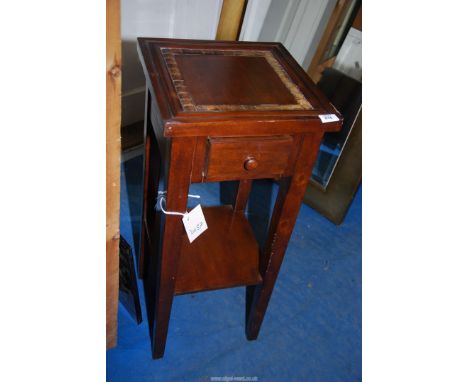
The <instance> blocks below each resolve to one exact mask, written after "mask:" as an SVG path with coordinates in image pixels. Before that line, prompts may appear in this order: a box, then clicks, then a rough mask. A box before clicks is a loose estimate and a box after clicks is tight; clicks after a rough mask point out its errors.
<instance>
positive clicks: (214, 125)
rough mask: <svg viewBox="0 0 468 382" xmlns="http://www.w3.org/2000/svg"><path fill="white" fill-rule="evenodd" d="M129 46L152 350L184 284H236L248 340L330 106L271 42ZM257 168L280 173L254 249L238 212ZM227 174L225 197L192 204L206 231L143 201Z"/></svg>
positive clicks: (188, 288) (181, 208)
mask: <svg viewBox="0 0 468 382" xmlns="http://www.w3.org/2000/svg"><path fill="white" fill-rule="evenodd" d="M138 53H139V56H140V60H141V62H142V65H143V69H144V72H145V76H146V83H147V91H146V111H145V113H146V114H145V128H144V139H145V153H144V170H143V175H144V192H143V214H142V229H141V240H140V243H141V244H140V254H139V275H140V277H144V279H145V282H146V280H147V279H152V280H153V281H154V284H155V293H154V308H152V313H151V314H150V315H151V317H150V318H151V320H152V322H149V325H150V328H151V329H150V331H151V337H152V338H151V344H152V355H153V358H161V357H162V356H163V355H164V349H165V345H166V338H167V331H168V325H169V318H170V314H171V307H172V300H173V297H174V296H175V295H180V294H184V293H193V292H200V291H205V290H213V289H220V288H228V287H238V286H246V287H247V288H246V289H247V292H246V300H247V301H246V336H247V339H249V340H254V339H256V338H257V336H258V333H259V330H260V326H261V324H262V321H263V318H264V315H265V311H266V309H267V306H268V302H269V300H270V296H271V293H272V291H273V287H274V285H275V281H276V278H277V276H278V272H279V270H280V267H281V263H282V261H283V257H284V254H285V251H286V248H287V246H288V241H289V238H290V236H291V233H292V230H293V228H294V224H295V222H296V217H297V214H298V212H299V208H300V205H301V202H302V198H303V196H304V192H305V190H306V187H307V184H308V182H309V178H310V176H311V171H312V166H313V164H314V161H315V158H316V155H317V152H318V149H319V146H320V142H321V139H322V136H323V134H324V132H327V131H338V130H339V129H340V127H341V125H342V117H341V115H340V114H339V112H338V111H337V110H336V109H335V108H334V106H333V105H332V104H331V103H330V102H329V101H328V100H327V99H326V98H325V96H324V95H323V94H322V93H321V91H320V90H319V89H318V88H317V87H316V86H315V84H314V83H313V82H312V81H311V79H310V78H309V77H308V75H307V74H306V73H305V72H304V70H303V69H302V68H301V67H300V66H299V65H298V64H297V62H296V61H295V60H294V58H293V57H292V56H291V55H290V54H289V52H288V51H287V50H286V49H285V48H284V46H283V45H282V44H280V43H263V42H261V43H251V42H225V41H200V40H176V39H162V38H138ZM324 115H328V117H325V120H324V122H322V119H323V118H324V117H323V116H324ZM330 115H332V118H330ZM319 116H322V118H321V117H319ZM259 178H272V179H277V180H279V182H280V186H279V193H278V197H277V200H276V203H275V207H274V211H273V215H272V218H271V221H270V225H269V229H268V236H267V241H266V244H265V246H264V249H263V250H262V251H260V248H259V245H258V244H257V241H256V239H255V237H254V235H253V231H252V228H251V227H250V225H249V222H248V220H247V219H246V217H245V214H244V210H245V208H246V204H247V200H248V197H249V192H250V188H251V184H252V180H253V179H259ZM227 180H236V181H238V182H239V186H238V190H237V196H236V200H235V204H234V206H219V207H209V208H207V207H205V208H203V213H204V216H205V219H206V222H207V225H208V230H207V231H205V232H203V233H202V234H201V235H200V236H199V237H198V238H197V239H196V240H195V241H193V242H192V243H190V242H189V240H188V237H187V234H186V232H185V230H184V227H183V223H182V218H181V216H175V215H164V214H162V213H160V212H158V211H155V204H156V202H157V198H158V190H159V191H167V194H166V196H165V197H166V206H165V209H166V210H168V211H173V212H179V213H184V212H186V211H187V197H188V190H189V186H190V184H191V183H200V182H219V181H227Z"/></svg>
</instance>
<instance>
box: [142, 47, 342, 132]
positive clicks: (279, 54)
mask: <svg viewBox="0 0 468 382" xmlns="http://www.w3.org/2000/svg"><path fill="white" fill-rule="evenodd" d="M138 51H139V54H140V56H141V59H142V61H143V62H144V70H145V72H146V73H145V74H146V76H147V78H149V79H150V81H151V85H152V87H150V88H151V90H152V91H153V97H154V99H155V100H156V102H157V106H158V108H159V111H160V113H159V114H160V116H161V118H162V125H163V127H164V130H165V135H168V136H170V135H191V134H190V131H191V130H190V126H194V125H196V126H203V125H205V126H206V124H210V128H211V130H210V131H211V132H212V131H213V130H214V129H215V126H216V124H223V127H224V128H225V126H226V122H231V123H232V121H233V120H235V121H237V122H239V121H240V120H241V121H249V122H250V123H255V122H259V123H263V124H264V123H269V124H270V126H271V125H272V124H273V125H274V124H275V123H276V121H283V123H284V121H285V120H287V121H290V123H291V126H292V127H294V126H295V127H296V128H299V127H301V128H302V129H303V128H306V127H308V128H309V129H311V128H314V126H317V127H318V126H320V129H322V130H326V131H334V130H336V129H338V128H339V125H340V122H337V123H327V124H326V125H327V126H323V125H322V124H321V121H320V119H319V118H318V115H320V114H336V115H337V116H338V117H339V118H340V119H341V116H340V115H339V113H338V111H337V110H336V109H335V108H334V107H333V105H332V104H331V103H329V102H328V100H327V99H326V98H325V96H324V95H323V94H322V93H321V91H320V90H319V89H318V88H317V87H316V86H315V84H314V83H313V82H312V81H311V79H310V78H309V77H308V75H307V74H306V73H305V72H304V70H303V69H302V68H301V67H300V66H299V65H298V64H297V63H296V61H295V60H294V59H293V58H292V56H291V55H290V54H289V52H288V51H287V50H286V49H285V48H284V47H283V45H281V44H280V43H247V42H225V41H200V40H174V39H162V38H138ZM248 126H249V124H245V129H248V128H249V127H248ZM192 130H193V129H192Z"/></svg>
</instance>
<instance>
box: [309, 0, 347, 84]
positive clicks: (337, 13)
mask: <svg viewBox="0 0 468 382" xmlns="http://www.w3.org/2000/svg"><path fill="white" fill-rule="evenodd" d="M349 5H350V0H338V1H337V3H336V5H335V9H333V12H332V14H331V16H330V19H329V20H328V24H327V27H326V28H325V31H324V32H323V35H322V38H321V39H320V43H319V45H318V47H317V50H316V51H315V54H314V57H313V58H312V61H311V63H310V65H309V68H308V69H307V73H308V74H309V76H310V77H311V78H314V76H315V72H316V70H317V67H318V66H319V65H320V64H321V62H322V58H323V55H324V53H325V51H326V50H327V48H328V46H329V44H330V41H331V39H332V37H333V36H334V35H335V32H336V30H337V27H338V25H339V22H340V21H341V20H342V18H343V16H344V14H345V13H346V10H347V9H348V7H349Z"/></svg>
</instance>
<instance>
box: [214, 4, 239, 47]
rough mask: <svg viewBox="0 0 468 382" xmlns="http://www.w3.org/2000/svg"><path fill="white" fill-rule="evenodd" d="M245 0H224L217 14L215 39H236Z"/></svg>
mask: <svg viewBox="0 0 468 382" xmlns="http://www.w3.org/2000/svg"><path fill="white" fill-rule="evenodd" d="M245 3H246V1H245V0H224V1H223V8H222V9H221V16H219V23H218V30H217V31H216V40H229V41H235V40H237V38H238V36H239V32H240V28H241V26H242V16H243V14H244V7H245Z"/></svg>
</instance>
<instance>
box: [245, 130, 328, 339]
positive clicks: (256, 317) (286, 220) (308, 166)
mask: <svg viewBox="0 0 468 382" xmlns="http://www.w3.org/2000/svg"><path fill="white" fill-rule="evenodd" d="M321 138H322V135H321V134H317V135H305V136H304V138H303V141H302V145H301V149H300V152H299V157H298V158H297V161H296V163H297V164H296V168H295V170H294V174H293V175H292V177H289V178H285V179H283V180H282V181H281V183H280V189H279V193H278V197H277V199H276V203H275V208H274V211H273V216H272V218H271V222H270V227H269V231H268V237H267V242H266V244H265V250H264V253H263V256H262V257H261V260H260V272H261V274H262V276H263V283H262V284H260V285H257V286H252V287H248V288H247V310H246V313H247V315H246V335H247V339H249V340H254V339H256V338H257V336H258V333H259V331H260V327H261V325H262V322H263V318H264V316H265V312H266V309H267V307H268V302H269V300H270V297H271V293H272V292H273V288H274V286H275V281H276V278H277V276H278V273H279V270H280V267H281V263H282V261H283V257H284V254H285V251H286V248H287V246H288V242H289V238H290V237H291V233H292V231H293V228H294V224H295V222H296V218H297V214H298V213H299V209H300V207H301V203H302V198H303V196H304V193H305V190H306V188H307V184H308V182H309V177H310V174H311V172H312V166H313V164H314V162H315V158H316V156H317V152H318V149H319V145H320V141H321Z"/></svg>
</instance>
